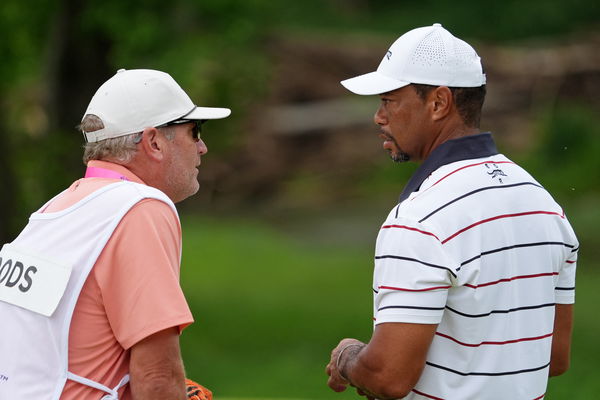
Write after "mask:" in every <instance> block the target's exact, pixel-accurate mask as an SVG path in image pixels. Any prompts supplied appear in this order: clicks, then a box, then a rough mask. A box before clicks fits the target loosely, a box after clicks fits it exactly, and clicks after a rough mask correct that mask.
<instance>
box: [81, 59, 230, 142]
mask: <svg viewBox="0 0 600 400" xmlns="http://www.w3.org/2000/svg"><path fill="white" fill-rule="evenodd" d="M87 114H93V115H96V116H97V117H99V118H100V119H101V120H102V122H103V123H104V128H103V129H100V130H97V131H94V132H84V133H83V135H84V137H85V139H86V141H88V142H99V141H101V140H104V139H109V138H115V137H119V136H125V135H129V134H132V133H137V132H141V131H143V130H144V129H145V128H148V127H157V126H160V125H164V124H167V123H169V122H172V121H176V120H190V121H195V120H206V119H220V118H225V117H228V116H229V114H231V110H230V109H228V108H214V107H198V106H196V105H195V104H194V103H193V102H192V100H191V99H190V98H189V96H188V95H187V94H186V93H185V92H184V91H183V89H182V88H181V87H180V86H179V85H178V84H177V82H175V80H174V79H173V78H172V77H171V75H169V74H167V73H165V72H161V71H155V70H151V69H132V70H125V69H120V70H118V71H117V73H116V74H115V75H114V76H113V77H112V78H110V79H109V80H108V81H106V82H104V84H103V85H102V86H100V88H99V89H98V90H97V91H96V93H95V94H94V96H93V97H92V100H91V101H90V104H89V105H88V108H87V110H86V111H85V114H84V116H85V115H87Z"/></svg>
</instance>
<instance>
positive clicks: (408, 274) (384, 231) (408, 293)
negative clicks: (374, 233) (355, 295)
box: [373, 219, 456, 324]
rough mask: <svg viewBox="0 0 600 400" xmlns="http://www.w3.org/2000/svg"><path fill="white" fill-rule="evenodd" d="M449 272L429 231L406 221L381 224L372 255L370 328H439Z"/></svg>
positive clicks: (443, 254)
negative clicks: (372, 325) (390, 324)
mask: <svg viewBox="0 0 600 400" xmlns="http://www.w3.org/2000/svg"><path fill="white" fill-rule="evenodd" d="M455 270H456V265H454V264H453V262H452V261H451V259H450V258H449V257H448V255H447V254H446V252H445V251H444V248H443V247H442V244H441V242H440V240H439V238H438V237H437V235H436V234H435V233H434V232H432V231H431V229H430V228H427V227H425V226H423V225H421V224H419V223H416V222H414V221H411V220H408V219H396V220H395V221H394V223H393V224H387V225H386V224H384V225H383V226H382V228H381V230H380V232H379V235H378V237H377V246H376V250H375V270H374V277H373V282H374V287H373V291H374V317H375V324H380V323H385V322H406V323H421V324H437V323H439V322H440V321H441V319H442V314H443V312H444V308H445V305H446V300H447V296H448V289H450V288H451V287H452V285H453V278H456V272H455Z"/></svg>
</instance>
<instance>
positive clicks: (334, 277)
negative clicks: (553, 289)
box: [181, 199, 600, 400]
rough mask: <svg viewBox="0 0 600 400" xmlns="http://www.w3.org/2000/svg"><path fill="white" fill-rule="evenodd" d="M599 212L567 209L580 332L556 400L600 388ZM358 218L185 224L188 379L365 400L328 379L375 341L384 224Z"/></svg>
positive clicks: (584, 204) (243, 389) (229, 390)
mask: <svg viewBox="0 0 600 400" xmlns="http://www.w3.org/2000/svg"><path fill="white" fill-rule="evenodd" d="M597 203H598V202H597V201H590V200H589V199H587V200H582V201H581V202H580V203H579V204H575V205H572V206H571V207H566V209H567V212H568V214H569V215H570V219H571V221H572V223H573V225H574V227H575V229H576V231H577V233H578V236H579V238H580V241H581V243H582V250H581V252H580V262H579V270H578V281H577V288H578V289H577V304H576V308H575V317H576V323H575V331H574V337H573V350H572V365H571V369H570V370H569V371H568V372H567V373H566V374H565V375H564V376H561V377H558V378H553V379H551V380H550V384H549V388H548V395H547V398H548V399H570V400H571V399H575V400H577V399H581V400H588V399H593V398H596V397H597V394H598V391H599V390H600V380H599V379H598V378H597V376H598V373H597V360H598V359H600V346H598V345H597V344H596V336H597V332H600V319H598V318H597V314H598V313H597V304H598V300H600V295H599V294H598V289H597V288H598V287H600V264H599V263H598V261H597V257H596V255H597V254H598V247H599V246H598V240H597V239H596V238H595V232H596V231H597V228H596V227H597V226H599V224H600V212H598V211H597V206H596V204H597ZM384 215H385V212H382V213H381V216H380V218H383V216H384ZM352 216H360V212H356V213H352V212H350V211H348V214H347V215H346V218H345V219H344V218H342V216H341V215H334V214H331V213H327V212H325V211H320V212H315V215H314V216H313V217H312V218H311V217H310V216H309V215H301V216H300V217H296V218H295V219H294V218H292V217H291V216H289V218H288V217H286V222H285V223H279V224H275V226H277V227H275V226H273V225H272V224H267V223H266V222H258V220H257V219H249V218H233V217H229V218H225V219H224V218H207V217H185V218H183V228H184V254H183V268H182V285H183V287H184V291H185V293H186V296H187V298H188V301H189V303H190V307H191V309H192V311H193V313H194V316H195V318H196V322H195V323H194V324H193V325H192V326H191V327H189V328H187V329H186V331H184V334H183V335H182V339H181V343H182V349H183V356H184V360H185V363H186V368H187V374H188V376H190V377H191V378H193V379H196V380H198V381H199V382H201V383H203V384H204V385H206V386H207V387H209V388H210V389H211V390H213V392H214V393H215V396H216V398H217V399H221V400H224V399H225V398H227V399H228V400H234V399H240V400H241V399H246V400H250V399H252V400H262V399H277V398H279V399H284V398H285V399H307V400H308V399H339V400H346V399H357V398H358V396H357V395H356V394H355V393H354V392H353V391H351V390H348V391H347V392H346V393H343V394H336V393H334V392H332V391H330V390H329V389H328V388H327V386H326V375H325V372H324V369H325V365H326V364H327V362H328V359H329V353H330V351H331V349H332V348H333V347H334V346H335V345H336V344H337V342H338V341H339V340H340V339H341V338H344V337H357V338H359V339H362V340H368V339H369V337H370V334H371V330H372V321H371V316H372V310H371V307H372V297H371V296H372V295H371V289H370V287H371V277H372V255H373V244H374V240H375V233H376V231H377V224H378V223H379V222H380V221H379V219H377V218H372V217H367V216H365V215H362V218H363V223H360V221H359V222H357V221H356V220H355V219H356V218H355V219H354V220H353V219H352V218H351V217H352ZM371 224H373V225H374V226H372V227H370V228H367V227H366V225H371ZM310 227H312V229H309V228H310ZM348 231H364V233H363V235H362V236H361V235H352V234H349V232H348ZM335 232H340V233H342V235H340V237H342V238H346V239H345V240H340V239H339V237H334V236H335ZM344 233H345V234H346V235H344Z"/></svg>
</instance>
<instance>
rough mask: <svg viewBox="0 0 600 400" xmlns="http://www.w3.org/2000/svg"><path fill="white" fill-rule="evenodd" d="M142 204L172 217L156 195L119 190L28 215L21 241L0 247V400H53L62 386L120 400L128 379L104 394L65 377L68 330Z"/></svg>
mask: <svg viewBox="0 0 600 400" xmlns="http://www.w3.org/2000/svg"><path fill="white" fill-rule="evenodd" d="M146 198H154V199H157V200H160V201H163V202H165V203H167V204H168V205H169V206H170V207H171V208H172V209H173V210H174V211H175V213H177V210H176V209H175V205H174V204H173V202H172V201H171V200H169V198H168V197H167V196H166V195H165V194H164V193H162V192H160V191H159V190H157V189H154V188H151V187H148V186H145V185H141V184H138V183H133V182H118V183H114V184H110V185H107V186H105V187H103V188H101V189H99V190H97V191H95V192H94V193H92V194H90V195H89V196H87V197H86V198H84V199H82V200H81V201H79V202H78V203H76V204H74V205H72V206H70V207H68V208H67V209H65V210H62V211H58V212H49V213H44V212H36V213H33V214H32V215H31V217H30V218H29V223H28V224H27V226H26V227H25V228H24V229H23V231H21V233H20V234H19V236H18V237H17V238H16V239H15V240H14V241H13V242H12V243H10V244H6V245H4V246H3V247H2V249H1V250H0V321H1V326H0V400H29V399H35V400H58V399H59V398H60V396H61V394H62V391H63V388H64V385H65V382H66V381H67V379H69V380H72V381H75V382H78V383H81V384H83V385H86V386H90V387H94V388H96V389H98V390H99V392H98V397H100V396H102V393H103V392H104V397H102V399H104V400H118V398H119V389H120V388H122V387H123V386H124V385H126V384H127V383H128V381H129V375H128V374H127V375H125V376H123V377H122V379H121V381H120V382H119V384H118V385H117V386H115V387H108V386H107V385H104V382H94V381H92V380H91V379H88V378H87V377H83V376H78V375H75V374H73V373H72V372H70V371H69V370H68V365H69V362H68V355H69V330H70V325H71V318H72V316H73V310H74V309H75V305H76V303H77V299H78V298H79V294H80V292H81V288H82V287H83V285H84V283H85V281H86V279H87V277H88V275H89V273H90V271H91V269H92V268H93V266H94V264H95V263H96V260H97V259H98V256H99V255H100V253H101V252H102V250H103V249H104V247H105V246H106V243H107V242H108V240H109V239H110V237H111V236H112V234H113V232H114V230H115V228H116V227H117V225H118V224H119V222H120V221H121V219H122V218H123V216H124V215H125V214H126V213H127V212H128V211H129V210H130V209H131V207H133V206H134V205H135V204H137V203H138V202H139V201H141V200H143V199H146ZM51 201H52V200H51ZM51 201H50V202H51ZM50 202H49V203H50ZM49 203H48V204H49ZM45 208H46V206H44V207H42V210H44V209H45Z"/></svg>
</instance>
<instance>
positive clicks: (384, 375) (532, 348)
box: [327, 24, 578, 400]
mask: <svg viewBox="0 0 600 400" xmlns="http://www.w3.org/2000/svg"><path fill="white" fill-rule="evenodd" d="M485 82H486V81H485V75H484V73H483V69H482V65H481V61H480V58H479V57H478V55H477V53H476V52H475V50H474V49H473V48H472V47H471V46H470V45H469V44H467V43H466V42H464V41H462V40H460V39H458V38H456V37H454V36H453V35H452V34H451V33H450V32H448V31H447V30H446V29H444V28H443V27H442V26H441V25H440V24H434V25H433V26H428V27H422V28H417V29H414V30H411V31H409V32H407V33H406V34H404V35H402V36H401V37H400V38H399V39H397V40H396V41H395V42H394V43H393V44H392V46H391V47H390V49H389V51H388V52H387V53H386V54H385V56H384V57H383V60H382V61H381V63H380V65H379V67H378V68H377V71H375V72H371V73H368V74H365V75H361V76H358V77H355V78H352V79H348V80H345V81H342V84H343V85H344V86H345V87H346V88H347V89H349V90H350V91H352V92H354V93H357V94H361V95H379V96H380V98H381V104H380V106H379V109H378V110H377V112H376V113H375V116H374V122H375V123H376V124H377V125H378V126H379V127H380V132H381V133H380V137H381V138H382V139H383V140H384V143H383V147H384V149H386V150H387V151H388V152H389V153H390V155H391V157H392V159H393V160H394V161H397V162H404V161H417V162H420V163H421V164H420V166H419V168H418V169H417V170H416V172H415V173H414V174H413V176H412V177H411V178H410V180H409V181H408V183H407V185H406V186H405V188H404V190H403V192H402V194H401V195H400V202H399V204H398V205H396V206H395V207H394V208H393V209H392V211H391V212H390V214H389V215H388V217H387V219H386V221H385V222H384V224H383V225H382V226H381V229H380V232H379V235H378V238H377V244H376V249H375V270H374V275H373V293H374V318H373V319H374V325H375V327H374V332H373V335H372V337H371V339H370V341H369V342H368V343H363V342H361V341H358V340H356V339H343V340H342V341H341V342H340V343H339V344H338V346H337V347H336V348H335V349H334V350H333V351H332V353H331V361H330V362H329V364H328V365H327V373H328V375H329V381H328V385H329V386H330V387H331V388H332V389H333V390H335V391H343V390H345V389H346V387H347V386H348V385H351V386H354V387H356V388H357V390H358V393H359V394H361V395H365V396H367V397H368V398H371V399H374V398H378V399H396V398H406V399H478V400H484V399H529V400H531V399H541V398H543V397H544V395H545V392H546V386H547V381H548V376H554V375H559V374H562V373H563V372H565V371H566V370H567V368H568V366H569V355H570V342H571V332H572V324H573V320H572V308H573V305H572V303H573V302H574V289H575V268H576V260H577V250H578V242H577V239H576V237H575V234H574V233H573V230H572V229H571V226H570V225H569V223H568V221H567V219H566V218H565V215H564V212H563V210H562V209H561V208H560V206H559V205H558V204H556V203H555V202H554V200H553V199H552V197H551V196H550V195H549V194H548V193H547V192H546V190H544V188H543V187H542V186H541V185H540V184H539V183H537V182H536V181H535V180H534V179H533V178H532V177H531V176H530V175H529V174H528V173H527V172H525V171H524V170H523V169H522V168H520V167H519V166H518V165H516V164H515V163H513V162H512V161H510V160H509V159H508V158H506V157H505V156H504V155H502V154H499V153H498V151H497V150H496V147H495V145H494V142H493V140H492V137H491V134H490V133H480V131H479V120H480V115H481V109H482V105H483V101H484V97H485V92H486V90H485Z"/></svg>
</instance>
